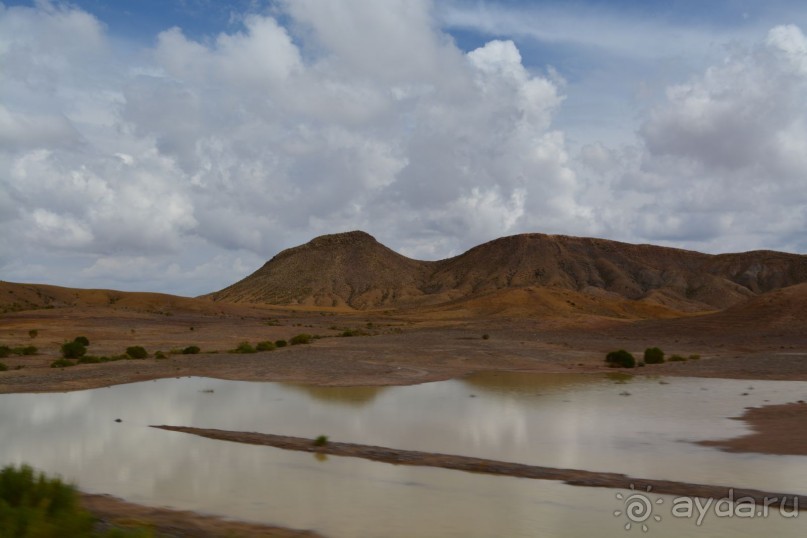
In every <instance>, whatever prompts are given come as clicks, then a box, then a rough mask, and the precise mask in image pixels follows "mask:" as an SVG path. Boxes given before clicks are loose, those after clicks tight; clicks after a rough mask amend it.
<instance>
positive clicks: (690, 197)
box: [580, 26, 807, 251]
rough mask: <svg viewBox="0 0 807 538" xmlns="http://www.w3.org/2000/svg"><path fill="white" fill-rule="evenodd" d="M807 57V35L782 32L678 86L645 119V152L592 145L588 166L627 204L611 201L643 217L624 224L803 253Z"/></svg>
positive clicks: (650, 235) (646, 233) (722, 243)
mask: <svg viewBox="0 0 807 538" xmlns="http://www.w3.org/2000/svg"><path fill="white" fill-rule="evenodd" d="M805 61H807V41H805V37H804V34H803V33H802V32H801V30H800V29H799V28H797V27H795V26H779V27H775V28H773V29H772V30H771V31H770V32H769V33H768V35H767V37H766V38H765V39H764V40H762V41H761V42H760V43H758V44H757V45H756V46H753V47H750V48H747V49H745V50H740V51H737V52H735V53H734V54H732V55H731V56H729V57H727V58H726V59H725V60H724V61H723V62H722V63H720V64H719V65H715V66H712V67H709V68H708V69H706V70H705V71H704V72H703V73H701V74H699V75H697V76H694V77H692V78H691V79H690V80H689V81H687V82H686V83H682V84H677V85H674V86H672V87H670V88H668V89H667V92H666V100H665V101H664V102H663V103H661V104H659V105H658V106H657V107H655V108H653V109H652V110H650V111H649V113H648V114H647V116H646V117H645V118H644V120H643V123H642V125H641V127H640V129H639V133H638V134H639V142H640V143H641V145H640V146H638V147H637V148H633V149H631V150H624V151H623V152H621V153H620V150H618V149H615V148H607V147H606V146H604V145H596V144H592V145H589V146H587V147H585V148H583V150H582V151H581V155H580V162H581V164H584V165H585V166H586V167H587V168H588V169H589V170H590V171H593V172H594V173H595V174H596V175H597V176H599V177H600V178H601V180H602V181H604V182H605V183H606V184H607V185H608V188H607V189H606V190H607V191H608V192H610V193H615V194H618V195H619V196H620V197H621V198H622V200H623V203H622V204H618V201H617V200H616V199H615V198H614V197H613V196H611V197H610V198H611V203H614V204H617V205H622V206H626V207H630V208H631V210H632V211H633V212H634V216H633V217H631V218H630V219H627V221H624V222H623V223H622V225H623V226H625V227H627V228H628V229H629V230H630V232H631V235H633V236H635V237H643V238H647V239H649V240H674V241H695V242H699V243H700V244H701V245H704V246H705V247H707V248H708V249H710V250H711V249H715V250H721V251H726V250H731V249H744V248H745V249H747V248H753V247H757V248H759V247H767V248H784V249H788V250H796V251H803V250H804V248H805V247H807V243H806V242H805V240H804V235H803V232H804V230H805V227H806V226H807V221H805V220H804V214H805V207H807V199H805V195H804V193H805V192H807V191H805V188H807V179H806V178H807V157H805V154H804V152H803V151H799V150H798V149H797V148H804V147H807V145H805V144H807V130H805V127H806V126H807V123H806V122H807V104H806V103H805V101H804V99H803V96H804V95H805V91H807V69H805V66H806V65H807V64H805ZM625 202H628V203H625Z"/></svg>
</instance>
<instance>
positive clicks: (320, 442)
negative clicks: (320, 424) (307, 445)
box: [314, 435, 328, 446]
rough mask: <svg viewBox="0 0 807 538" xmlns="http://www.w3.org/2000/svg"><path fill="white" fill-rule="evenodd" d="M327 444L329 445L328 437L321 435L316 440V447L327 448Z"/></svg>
mask: <svg viewBox="0 0 807 538" xmlns="http://www.w3.org/2000/svg"><path fill="white" fill-rule="evenodd" d="M327 444H328V436H327V435H320V436H318V437H317V438H316V439H314V446H325V445H327Z"/></svg>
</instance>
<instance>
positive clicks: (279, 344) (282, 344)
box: [275, 340, 288, 347]
mask: <svg viewBox="0 0 807 538" xmlns="http://www.w3.org/2000/svg"><path fill="white" fill-rule="evenodd" d="M287 345H288V342H286V341H285V340H275V347H286V346H287Z"/></svg>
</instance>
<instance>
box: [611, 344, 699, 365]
mask: <svg viewBox="0 0 807 538" xmlns="http://www.w3.org/2000/svg"><path fill="white" fill-rule="evenodd" d="M700 358H701V356H700V355H697V354H695V355H690V356H689V357H684V356H682V355H672V356H671V357H669V358H668V359H667V361H668V362H682V361H686V360H690V361H696V360H699V359H700ZM605 362H606V363H608V366H611V367H614V368H620V367H621V368H633V367H634V366H644V365H645V364H662V363H663V362H664V352H663V351H662V350H661V349H660V348H657V347H649V348H647V349H645V350H644V360H643V361H642V362H639V363H638V364H637V363H636V359H635V358H634V357H633V355H631V354H630V353H628V352H627V351H625V350H624V349H620V350H619V351H612V352H610V353H608V355H606V356H605Z"/></svg>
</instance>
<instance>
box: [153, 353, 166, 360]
mask: <svg viewBox="0 0 807 538" xmlns="http://www.w3.org/2000/svg"><path fill="white" fill-rule="evenodd" d="M154 358H155V359H167V358H168V355H166V354H165V353H163V352H162V351H157V352H156V353H154Z"/></svg>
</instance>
